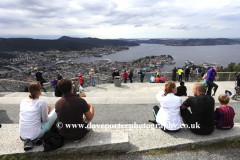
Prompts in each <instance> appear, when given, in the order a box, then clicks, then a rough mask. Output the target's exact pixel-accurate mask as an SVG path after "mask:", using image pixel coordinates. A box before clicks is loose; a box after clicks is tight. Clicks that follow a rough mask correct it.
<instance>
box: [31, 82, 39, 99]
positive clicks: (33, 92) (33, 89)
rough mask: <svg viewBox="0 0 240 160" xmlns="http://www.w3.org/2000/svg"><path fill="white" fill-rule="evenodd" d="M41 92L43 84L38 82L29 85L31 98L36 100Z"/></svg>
mask: <svg viewBox="0 0 240 160" xmlns="http://www.w3.org/2000/svg"><path fill="white" fill-rule="evenodd" d="M40 90H41V84H40V83H39V82H38V81H34V82H32V83H30V84H29V85H28V91H29V93H30V95H29V98H31V99H35V98H36V96H37V94H38V92H39V91H40Z"/></svg>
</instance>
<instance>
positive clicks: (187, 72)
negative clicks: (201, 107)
mask: <svg viewBox="0 0 240 160" xmlns="http://www.w3.org/2000/svg"><path fill="white" fill-rule="evenodd" d="M189 73H190V69H189V68H188V66H187V67H186V69H185V81H187V82H188V78H189Z"/></svg>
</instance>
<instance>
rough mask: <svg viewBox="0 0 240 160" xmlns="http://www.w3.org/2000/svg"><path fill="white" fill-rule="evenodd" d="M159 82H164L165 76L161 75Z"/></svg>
mask: <svg viewBox="0 0 240 160" xmlns="http://www.w3.org/2000/svg"><path fill="white" fill-rule="evenodd" d="M160 83H165V77H163V75H162V78H161V80H160Z"/></svg>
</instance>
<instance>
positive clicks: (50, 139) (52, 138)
mask: <svg viewBox="0 0 240 160" xmlns="http://www.w3.org/2000/svg"><path fill="white" fill-rule="evenodd" d="M54 126H55V125H54ZM62 146H63V136H61V135H60V134H59V131H58V129H57V127H56V126H55V127H52V128H51V129H50V130H49V131H47V132H45V134H44V137H43V148H44V152H49V151H52V150H55V149H58V148H60V147H62Z"/></svg>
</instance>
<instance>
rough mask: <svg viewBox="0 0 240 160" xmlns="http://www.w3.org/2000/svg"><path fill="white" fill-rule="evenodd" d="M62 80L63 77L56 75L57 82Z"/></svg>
mask: <svg viewBox="0 0 240 160" xmlns="http://www.w3.org/2000/svg"><path fill="white" fill-rule="evenodd" d="M62 78H63V77H62V76H61V75H60V74H59V73H58V74H57V79H58V81H59V80H61V79H62Z"/></svg>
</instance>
